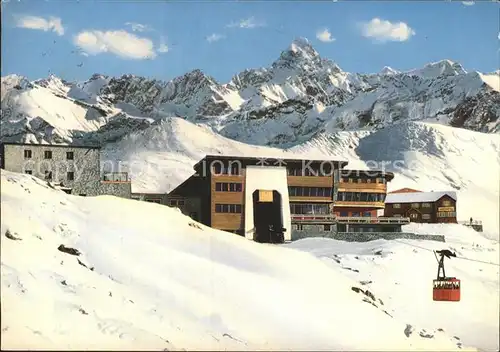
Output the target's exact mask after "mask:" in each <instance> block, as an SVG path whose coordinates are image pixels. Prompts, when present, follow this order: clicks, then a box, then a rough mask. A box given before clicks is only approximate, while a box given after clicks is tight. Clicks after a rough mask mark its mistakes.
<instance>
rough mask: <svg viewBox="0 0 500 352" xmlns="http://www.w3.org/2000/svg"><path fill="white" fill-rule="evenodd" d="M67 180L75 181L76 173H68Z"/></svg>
mask: <svg viewBox="0 0 500 352" xmlns="http://www.w3.org/2000/svg"><path fill="white" fill-rule="evenodd" d="M66 179H67V180H68V181H73V180H74V179H75V173H74V172H73V171H69V172H67V173H66Z"/></svg>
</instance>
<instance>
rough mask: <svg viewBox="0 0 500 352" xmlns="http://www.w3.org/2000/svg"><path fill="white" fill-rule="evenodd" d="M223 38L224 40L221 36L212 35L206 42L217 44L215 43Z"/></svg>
mask: <svg viewBox="0 0 500 352" xmlns="http://www.w3.org/2000/svg"><path fill="white" fill-rule="evenodd" d="M224 38H225V36H223V35H222V34H217V33H212V34H210V35H209V36H208V37H207V38H206V39H207V42H209V43H212V42H217V41H219V40H221V39H224Z"/></svg>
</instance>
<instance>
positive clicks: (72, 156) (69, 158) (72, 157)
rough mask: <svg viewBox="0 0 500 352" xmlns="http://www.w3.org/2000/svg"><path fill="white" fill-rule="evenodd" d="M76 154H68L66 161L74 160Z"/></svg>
mask: <svg viewBox="0 0 500 352" xmlns="http://www.w3.org/2000/svg"><path fill="white" fill-rule="evenodd" d="M74 157H75V156H74V154H73V152H66V159H67V160H73V159H74Z"/></svg>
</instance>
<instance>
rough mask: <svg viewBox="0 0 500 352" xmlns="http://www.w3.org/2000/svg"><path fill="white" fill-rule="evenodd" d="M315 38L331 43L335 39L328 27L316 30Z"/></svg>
mask: <svg viewBox="0 0 500 352" xmlns="http://www.w3.org/2000/svg"><path fill="white" fill-rule="evenodd" d="M316 38H317V39H318V40H320V41H322V42H324V43H331V42H333V41H335V38H333V37H332V33H330V31H329V30H328V28H324V29H321V30H319V31H317V32H316Z"/></svg>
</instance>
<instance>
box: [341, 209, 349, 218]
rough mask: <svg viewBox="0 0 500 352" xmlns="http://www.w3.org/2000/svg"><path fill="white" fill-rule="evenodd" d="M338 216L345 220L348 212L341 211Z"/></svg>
mask: <svg viewBox="0 0 500 352" xmlns="http://www.w3.org/2000/svg"><path fill="white" fill-rule="evenodd" d="M339 216H341V217H345V218H346V217H348V216H349V212H348V211H341V212H340V215H339Z"/></svg>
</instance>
